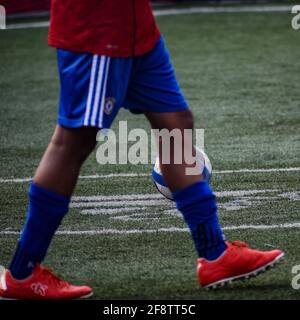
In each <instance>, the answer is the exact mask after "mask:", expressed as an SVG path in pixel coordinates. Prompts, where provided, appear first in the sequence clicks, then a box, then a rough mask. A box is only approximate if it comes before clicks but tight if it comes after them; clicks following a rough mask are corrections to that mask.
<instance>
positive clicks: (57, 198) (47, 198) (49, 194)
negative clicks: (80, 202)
mask: <svg viewBox="0 0 300 320" xmlns="http://www.w3.org/2000/svg"><path fill="white" fill-rule="evenodd" d="M29 198H30V200H31V201H35V202H36V204H37V205H38V206H43V208H49V209H50V210H51V209H52V208H60V209H61V210H62V211H63V212H64V211H66V212H67V211H68V208H69V203H70V199H71V198H70V197H66V196H64V195H62V194H59V193H56V192H53V191H49V190H47V189H44V188H42V187H40V186H38V185H37V184H36V183H34V182H32V183H31V185H30V188H29Z"/></svg>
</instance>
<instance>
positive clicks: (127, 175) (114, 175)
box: [0, 167, 300, 183]
mask: <svg viewBox="0 0 300 320" xmlns="http://www.w3.org/2000/svg"><path fill="white" fill-rule="evenodd" d="M274 172H300V167H294V168H271V169H239V170H220V171H219V170H213V174H238V173H274ZM148 176H150V174H149V173H109V174H103V175H101V174H94V175H87V176H79V179H87V180H95V179H110V178H139V177H148ZM31 180H32V178H29V177H28V178H8V179H5V178H0V183H24V182H30V181H31Z"/></svg>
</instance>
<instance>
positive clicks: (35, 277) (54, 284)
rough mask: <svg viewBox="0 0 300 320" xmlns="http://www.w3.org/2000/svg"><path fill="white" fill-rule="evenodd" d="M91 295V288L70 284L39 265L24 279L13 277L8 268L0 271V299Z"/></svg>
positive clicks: (65, 297)
mask: <svg viewBox="0 0 300 320" xmlns="http://www.w3.org/2000/svg"><path fill="white" fill-rule="evenodd" d="M91 295H92V289H91V288H89V287H86V286H72V285H70V284H69V283H68V282H65V281H63V280H61V279H59V278H58V277H57V276H56V275H54V274H53V273H52V272H51V271H50V270H49V269H47V268H45V267H42V266H39V265H38V266H36V267H35V269H34V270H33V273H32V275H31V276H29V277H28V278H26V279H24V280H16V279H14V278H13V277H12V275H11V273H10V272H9V270H5V269H4V268H2V272H1V271H0V299H1V298H2V299H18V300H19V299H20V300H66V299H80V298H88V297H90V296H91Z"/></svg>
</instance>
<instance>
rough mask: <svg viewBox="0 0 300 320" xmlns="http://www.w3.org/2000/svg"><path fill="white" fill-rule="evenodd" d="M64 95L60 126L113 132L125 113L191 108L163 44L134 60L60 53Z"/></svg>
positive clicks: (66, 52) (58, 55)
mask: <svg viewBox="0 0 300 320" xmlns="http://www.w3.org/2000/svg"><path fill="white" fill-rule="evenodd" d="M57 57H58V68H59V75H60V84H61V93H60V101H59V117H58V123H59V124H60V125H62V126H64V127H68V128H78V127H82V126H91V127H98V128H109V127H110V126H111V124H112V122H113V120H114V118H115V117H116V115H117V113H118V111H119V109H120V108H121V107H123V108H126V109H129V110H131V111H132V112H137V113H143V112H146V111H151V112H174V111H181V110H185V109H187V108H188V105H187V103H186V101H185V99H184V97H183V95H182V93H181V91H180V88H179V85H178V82H177V80H176V77H175V73H174V69H173V66H172V64H171V61H170V56H169V53H168V51H167V49H166V47H165V43H164V40H163V39H162V38H161V39H160V40H159V42H158V43H157V44H156V46H155V48H154V49H153V50H152V51H151V52H149V53H147V54H145V55H142V56H139V57H134V58H111V57H108V56H99V55H93V54H89V53H88V54H86V53H84V54H83V53H75V52H70V51H67V50H62V49H58V51H57Z"/></svg>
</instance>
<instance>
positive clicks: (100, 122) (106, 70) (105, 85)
mask: <svg viewBox="0 0 300 320" xmlns="http://www.w3.org/2000/svg"><path fill="white" fill-rule="evenodd" d="M109 64H110V57H108V58H107V63H106V69H105V75H104V85H103V92H102V98H101V104H100V114H99V124H98V126H99V128H102V127H103V112H104V105H105V98H106V87H107V78H108V73H109Z"/></svg>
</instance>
